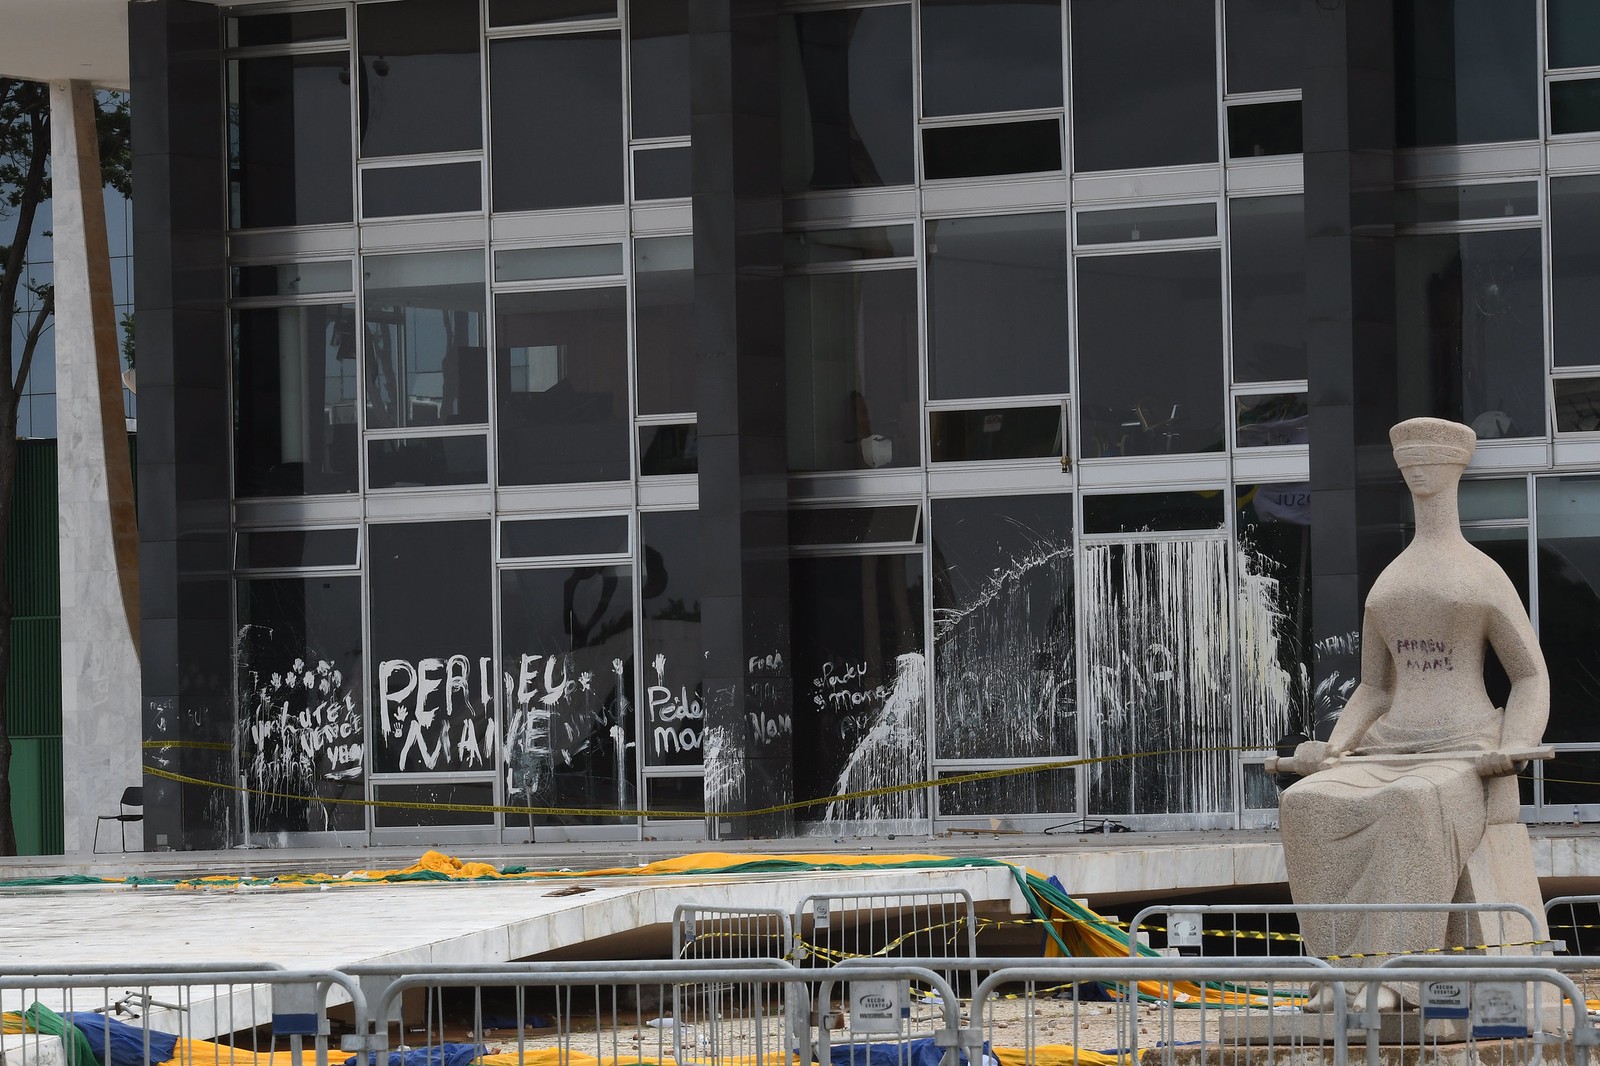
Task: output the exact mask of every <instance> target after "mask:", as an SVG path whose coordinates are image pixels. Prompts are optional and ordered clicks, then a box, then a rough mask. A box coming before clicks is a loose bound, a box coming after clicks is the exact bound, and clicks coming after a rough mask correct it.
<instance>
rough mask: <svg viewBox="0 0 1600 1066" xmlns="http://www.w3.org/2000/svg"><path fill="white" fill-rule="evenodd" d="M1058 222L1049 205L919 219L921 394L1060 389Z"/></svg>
mask: <svg viewBox="0 0 1600 1066" xmlns="http://www.w3.org/2000/svg"><path fill="white" fill-rule="evenodd" d="M1064 222H1065V219H1064V218H1063V217H1062V214H1061V213H1060V212H1059V211H1048V212H1044V213H1042V214H1034V215H991V216H987V217H981V218H942V219H931V220H929V222H928V224H927V226H928V231H927V242H928V267H927V276H928V394H929V397H930V398H931V399H936V400H947V399H962V398H966V397H972V396H1027V395H1031V394H1045V395H1050V394H1059V393H1064V392H1066V391H1067V389H1068V384H1067V382H1068V377H1067V229H1066V226H1065V225H1064Z"/></svg>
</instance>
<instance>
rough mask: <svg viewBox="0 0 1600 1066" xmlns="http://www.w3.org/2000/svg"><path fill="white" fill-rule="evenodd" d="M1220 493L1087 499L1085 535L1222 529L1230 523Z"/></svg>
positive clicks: (1084, 506)
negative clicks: (1224, 524)
mask: <svg viewBox="0 0 1600 1066" xmlns="http://www.w3.org/2000/svg"><path fill="white" fill-rule="evenodd" d="M1226 506H1227V496H1226V495H1225V494H1223V493H1221V492H1135V493H1128V494H1125V495H1120V496H1085V497H1084V498H1083V531H1084V532H1085V533H1139V532H1151V533H1159V532H1179V531H1182V530H1186V529H1221V528H1222V525H1223V523H1224V522H1225V521H1226V520H1227V515H1226V513H1225V510H1226Z"/></svg>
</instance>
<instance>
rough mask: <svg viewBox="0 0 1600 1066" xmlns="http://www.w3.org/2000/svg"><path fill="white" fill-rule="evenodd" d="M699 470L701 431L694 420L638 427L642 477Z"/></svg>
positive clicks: (693, 472) (695, 472)
mask: <svg viewBox="0 0 1600 1066" xmlns="http://www.w3.org/2000/svg"><path fill="white" fill-rule="evenodd" d="M699 472H700V432H699V429H698V427H697V426H696V425H695V424H694V423H693V422H688V423H678V424H675V425H668V426H640V427H639V473H640V474H642V475H644V476H645V477H659V476H664V475H671V474H697V473H699Z"/></svg>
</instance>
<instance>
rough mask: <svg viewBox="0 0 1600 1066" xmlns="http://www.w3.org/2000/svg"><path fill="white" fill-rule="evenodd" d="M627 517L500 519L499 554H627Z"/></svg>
mask: <svg viewBox="0 0 1600 1066" xmlns="http://www.w3.org/2000/svg"><path fill="white" fill-rule="evenodd" d="M627 552H628V518H627V516H626V515H604V516H600V517H596V518H542V519H538V520H535V521H531V522H502V523H500V558H502V559H548V558H552V557H558V556H562V555H626V554H627Z"/></svg>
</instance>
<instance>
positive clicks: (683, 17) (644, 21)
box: [628, 0, 689, 140]
mask: <svg viewBox="0 0 1600 1066" xmlns="http://www.w3.org/2000/svg"><path fill="white" fill-rule="evenodd" d="M628 64H629V67H630V71H631V74H632V76H631V77H630V78H629V86H630V89H631V99H632V101H633V109H632V114H631V117H632V120H633V136H634V138H635V139H639V140H642V139H645V138H648V137H687V136H688V135H689V2H688V0H647V2H646V3H643V4H637V3H636V4H630V5H628Z"/></svg>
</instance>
